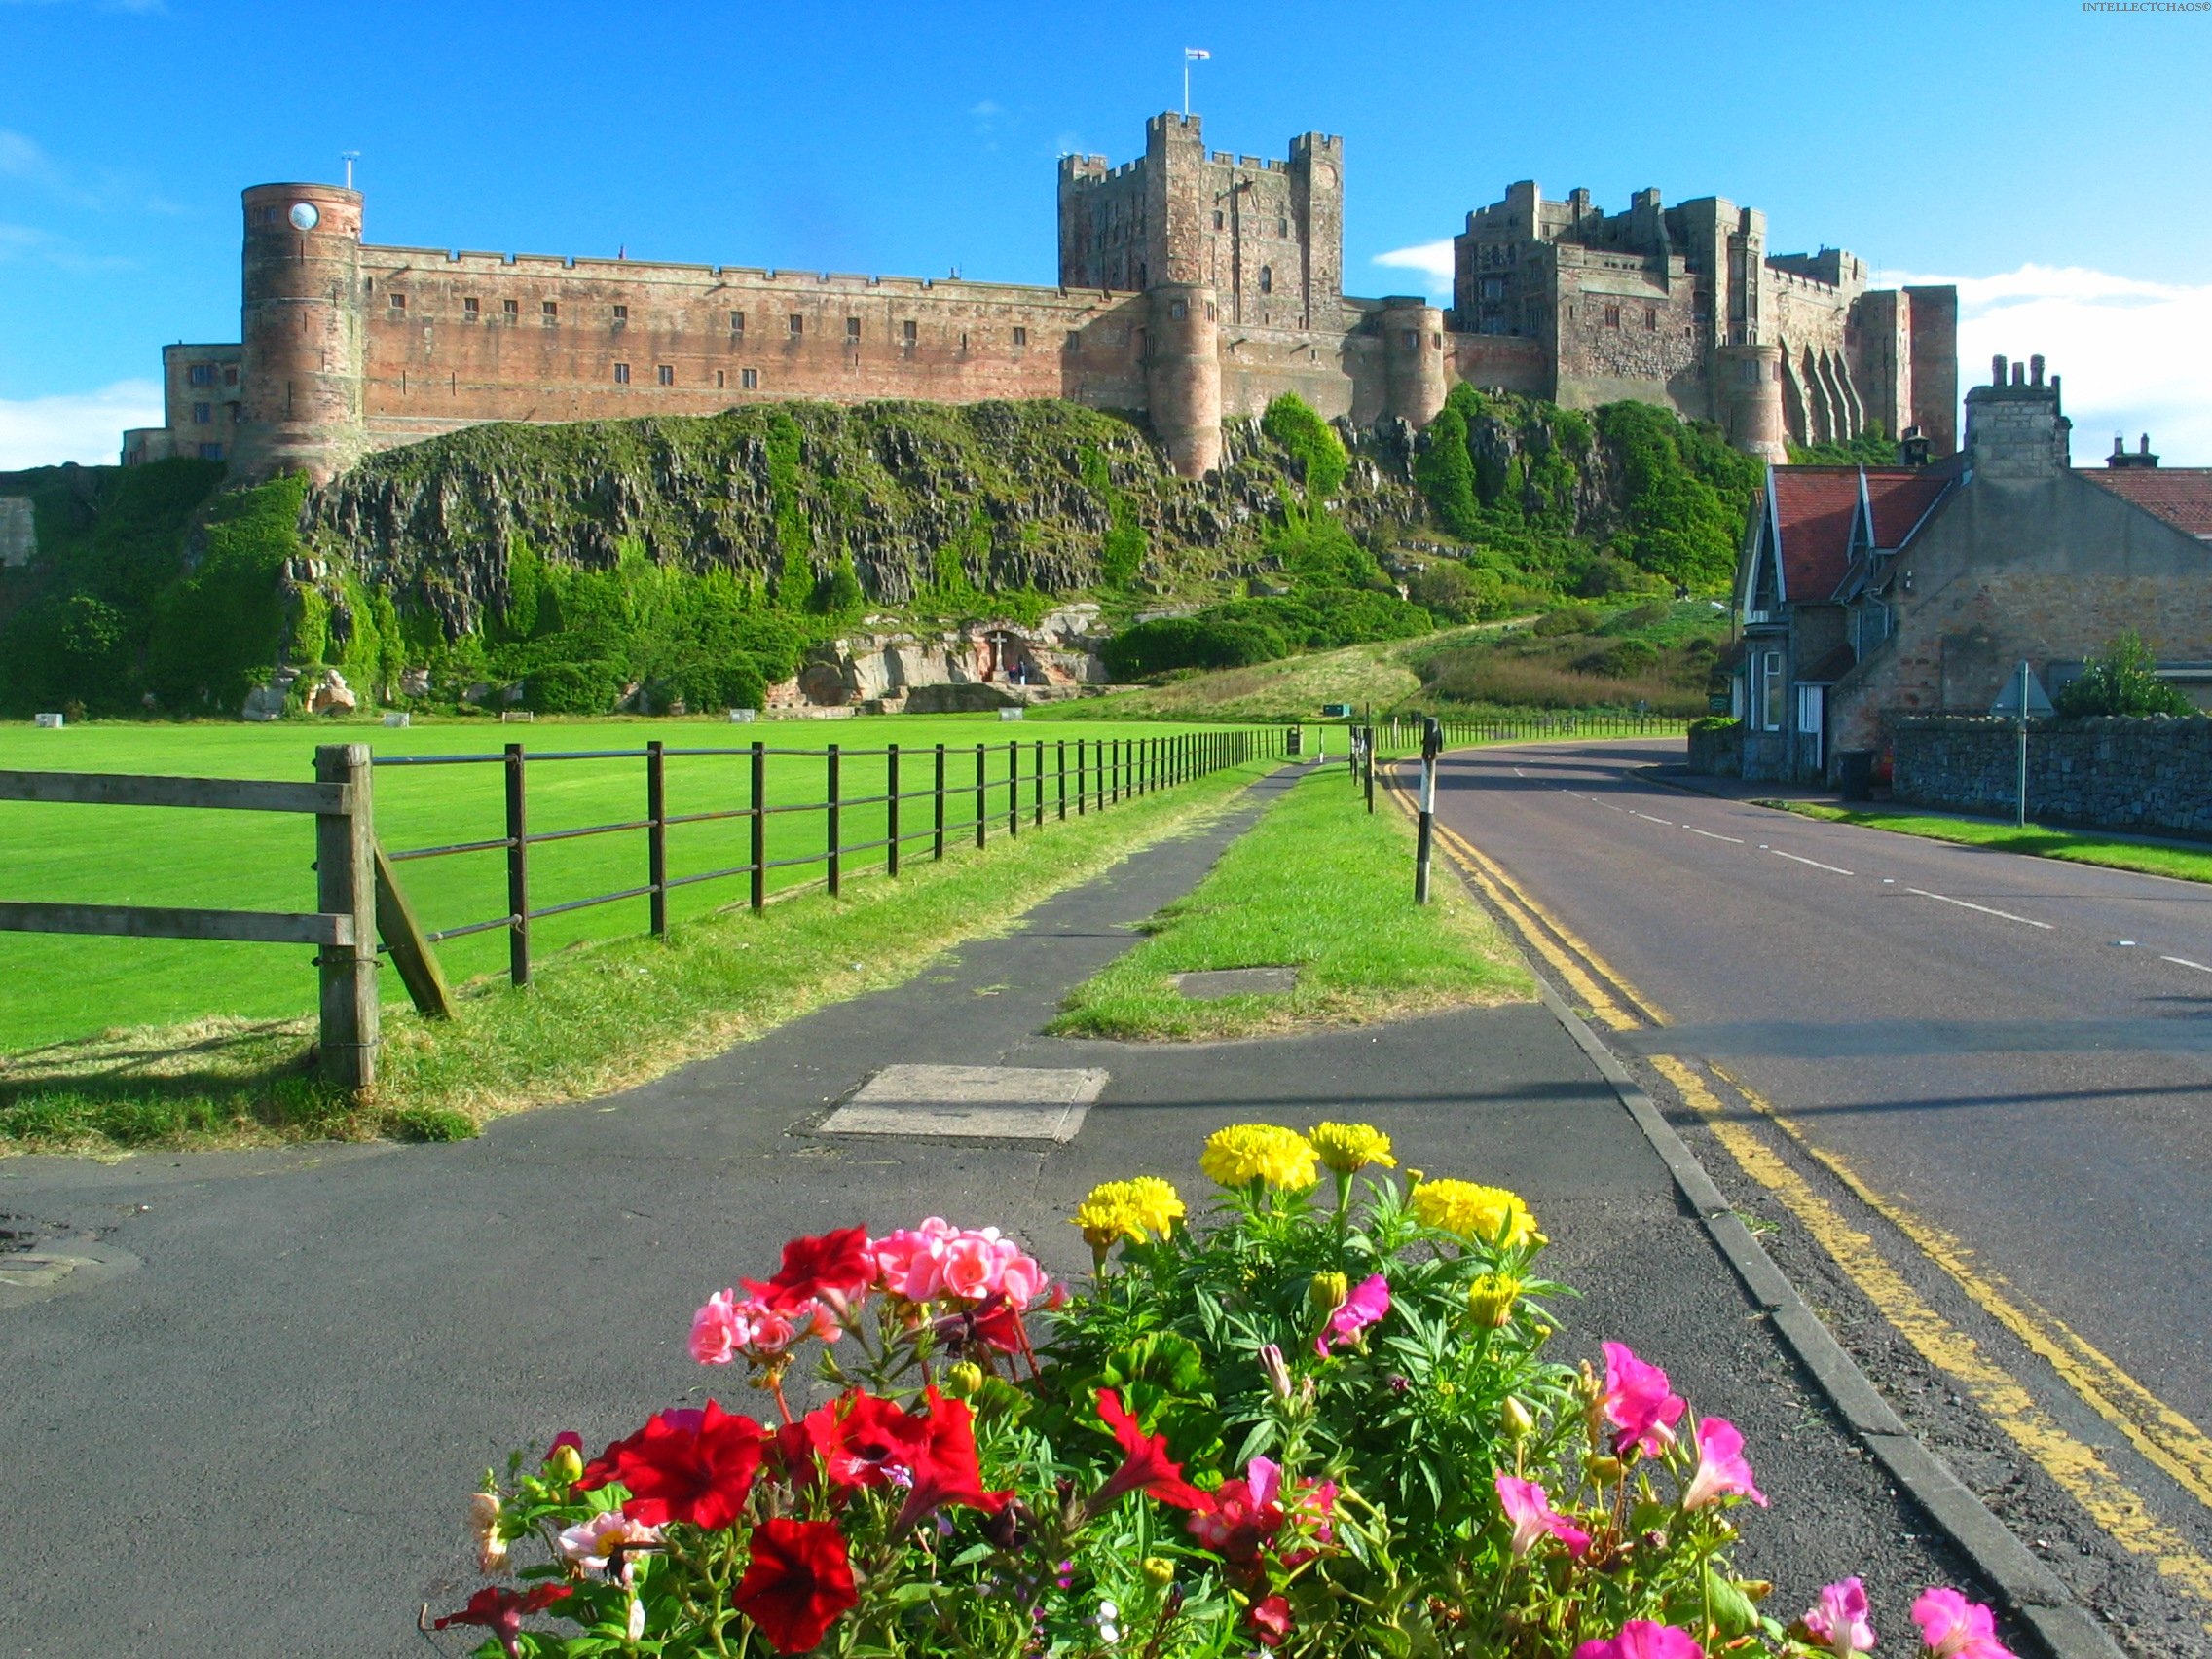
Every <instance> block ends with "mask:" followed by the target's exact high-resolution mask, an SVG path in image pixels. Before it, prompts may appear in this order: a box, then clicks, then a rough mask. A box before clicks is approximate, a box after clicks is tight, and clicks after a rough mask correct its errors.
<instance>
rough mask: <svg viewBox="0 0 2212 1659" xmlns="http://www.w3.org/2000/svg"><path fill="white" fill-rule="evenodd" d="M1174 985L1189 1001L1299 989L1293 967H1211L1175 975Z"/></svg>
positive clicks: (1279, 992)
mask: <svg viewBox="0 0 2212 1659" xmlns="http://www.w3.org/2000/svg"><path fill="white" fill-rule="evenodd" d="M1175 988H1176V989H1177V990H1178V991H1181V992H1182V993H1183V995H1184V996H1185V997H1187V998H1189V999H1190V1000H1191V1001H1192V1002H1219V1001H1220V1000H1221V999H1222V998H1223V997H1266V996H1279V995H1281V994H1282V993H1283V992H1285V991H1292V990H1296V989H1297V988H1298V970H1297V969H1295V968H1213V969H1208V970H1207V971H1205V972H1204V973H1200V974H1178V975H1176V976H1175Z"/></svg>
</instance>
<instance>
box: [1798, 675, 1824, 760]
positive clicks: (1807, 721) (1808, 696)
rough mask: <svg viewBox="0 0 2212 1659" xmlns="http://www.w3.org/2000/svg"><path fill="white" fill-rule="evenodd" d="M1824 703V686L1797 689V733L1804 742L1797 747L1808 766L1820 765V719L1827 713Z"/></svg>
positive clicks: (1821, 722)
mask: <svg viewBox="0 0 2212 1659" xmlns="http://www.w3.org/2000/svg"><path fill="white" fill-rule="evenodd" d="M1826 702H1827V687H1826V686H1825V685H1800V686H1798V687H1797V733H1798V736H1799V737H1800V738H1801V739H1803V740H1804V741H1803V742H1801V743H1800V744H1799V746H1798V747H1799V749H1800V751H1801V752H1802V753H1801V755H1800V758H1801V759H1802V760H1803V761H1804V763H1805V764H1806V765H1808V766H1819V765H1820V764H1821V763H1822V759H1823V756H1822V755H1821V726H1822V725H1823V723H1824V721H1823V719H1822V717H1823V716H1824V715H1825V713H1826V712H1827V711H1826V708H1825V705H1826Z"/></svg>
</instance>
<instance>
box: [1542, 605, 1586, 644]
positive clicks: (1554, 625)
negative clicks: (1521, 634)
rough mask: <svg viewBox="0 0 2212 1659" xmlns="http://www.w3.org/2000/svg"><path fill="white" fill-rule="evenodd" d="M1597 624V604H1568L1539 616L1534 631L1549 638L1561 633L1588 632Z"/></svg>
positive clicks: (1543, 637) (1544, 637)
mask: <svg viewBox="0 0 2212 1659" xmlns="http://www.w3.org/2000/svg"><path fill="white" fill-rule="evenodd" d="M1597 626H1598V608H1597V607H1596V606H1593V605H1566V606H1562V607H1561V608H1559V609H1557V610H1553V611H1547V612H1546V613H1545V614H1544V615H1542V616H1539V617H1537V618H1536V622H1535V627H1534V630H1533V632H1534V633H1535V634H1536V635H1537V636H1538V637H1539V638H1541V639H1547V640H1549V639H1554V638H1556V637H1558V636H1559V635H1561V634H1587V633H1589V632H1590V631H1591V630H1592V629H1594V628H1596V627H1597Z"/></svg>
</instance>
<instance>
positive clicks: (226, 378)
mask: <svg viewBox="0 0 2212 1659" xmlns="http://www.w3.org/2000/svg"><path fill="white" fill-rule="evenodd" d="M223 384H224V385H225V386H236V385H238V384H239V366H238V364H236V363H232V364H231V365H229V366H228V367H227V368H225V369H224V370H223ZM233 407H234V408H235V407H236V405H233Z"/></svg>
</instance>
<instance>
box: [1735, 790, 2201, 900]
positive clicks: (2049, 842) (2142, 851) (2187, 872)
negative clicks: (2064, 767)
mask: <svg viewBox="0 0 2212 1659" xmlns="http://www.w3.org/2000/svg"><path fill="white" fill-rule="evenodd" d="M1759 804H1760V805H1762V806H1773V807H1780V808H1781V809H1782V810H1783V811H1785V812H1794V813H1798V814H1800V815H1801V816H1803V817H1806V818H1822V819H1825V820H1827V821H1828V822H1829V823H1831V824H1857V825H1860V826H1862V827H1863V828H1865V829H1868V830H1895V831H1896V832H1897V833H1899V834H1900V835H1920V836H1924V837H1926V838H1927V839H1929V840H1931V841H1955V842H1958V843H1959V844H1961V845H1964V846H1970V847H1988V848H1991V849H1992V850H1994V851H1996V852H2000V853H2026V854H2028V855H2030V856H2031V857H2034V858H2039V859H2063V860H2065V861H2066V862H2067V863H2069V864H2085V865H2103V866H2107V867H2108V868H2111V869H2131V870H2136V871H2139V872H2141V873H2142V874H2145V875H2170V876H2173V877H2174V878H2175V879H2177V880H2180V881H2212V848H2207V849H2206V850H2204V851H2202V852H2198V851H2196V850H2194V848H2189V847H2162V846H2157V845H2155V844H2151V843H2146V842H2142V841H2130V840H2123V839H2118V838H2115V837H2113V836H2109V835H2098V834H2095V833H2093V832H2088V831H2083V830H2045V829H2041V828H2038V827H2034V826H2031V827H2030V828H2028V829H2025V830H2020V829H2015V828H2014V827H2013V826H2011V825H2009V824H2004V823H1995V822H1992V821H1990V820H1989V819H1986V818H1943V817H1937V816H1936V815H1933V814H1926V813H1918V812H1877V811H1865V810H1862V809H1857V808H1852V807H1841V806H1821V805H1818V804H1816V803H1814V802H1811V801H1795V800H1769V801H1761V802H1760V803H1759Z"/></svg>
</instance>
